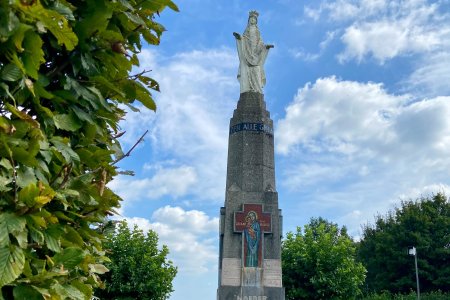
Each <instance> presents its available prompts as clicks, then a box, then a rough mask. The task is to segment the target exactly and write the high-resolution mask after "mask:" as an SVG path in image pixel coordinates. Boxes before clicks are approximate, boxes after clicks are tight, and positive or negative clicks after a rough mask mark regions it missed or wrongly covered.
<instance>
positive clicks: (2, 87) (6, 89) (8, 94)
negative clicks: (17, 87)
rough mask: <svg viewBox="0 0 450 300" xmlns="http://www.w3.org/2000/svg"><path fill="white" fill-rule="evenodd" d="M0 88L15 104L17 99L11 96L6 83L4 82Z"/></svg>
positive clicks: (0, 83)
mask: <svg viewBox="0 0 450 300" xmlns="http://www.w3.org/2000/svg"><path fill="white" fill-rule="evenodd" d="M0 88H1V90H4V91H5V93H6V95H7V96H8V97H9V98H11V99H12V100H13V101H14V102H15V101H16V99H15V98H14V96H13V95H12V94H11V92H10V91H9V86H8V85H7V84H6V83H4V82H0Z"/></svg>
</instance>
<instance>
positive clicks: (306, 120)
mask: <svg viewBox="0 0 450 300" xmlns="http://www.w3.org/2000/svg"><path fill="white" fill-rule="evenodd" d="M449 115H450V97H435V98H429V99H423V100H416V99H413V98H412V96H411V95H393V94H390V93H388V92H387V91H386V90H385V89H384V88H383V86H382V85H381V84H376V83H359V82H354V81H342V80H338V79H336V78H335V77H328V78H321V79H318V80H317V81H316V82H315V83H314V84H311V83H308V84H306V85H305V86H304V87H303V88H301V89H299V92H298V94H297V95H296V96H295V98H294V100H293V102H292V103H291V104H289V105H288V106H287V107H286V115H285V117H284V118H283V119H280V120H278V124H277V127H276V132H275V136H277V139H276V141H277V144H276V149H277V152H278V153H279V154H282V156H281V162H280V161H279V164H281V168H280V169H281V176H280V179H281V182H280V183H279V186H281V187H283V188H284V189H285V191H287V192H288V193H296V194H298V193H301V195H302V196H298V197H300V198H301V199H302V201H301V205H300V206H299V207H298V208H296V209H298V210H299V213H300V211H303V210H304V207H305V206H307V207H308V210H310V211H315V212H318V213H320V214H324V215H325V216H326V215H327V212H330V211H332V212H333V214H332V215H333V218H334V220H336V221H337V222H338V223H339V224H347V225H348V227H349V229H350V233H351V234H352V235H356V236H357V235H358V234H359V233H358V226H357V225H358V224H363V223H366V221H367V220H370V221H371V220H373V216H374V215H376V214H377V212H380V213H383V214H384V213H385V212H386V211H387V210H389V209H392V207H393V205H395V204H398V202H399V201H400V200H401V199H404V198H405V197H411V198H416V197H417V196H420V195H428V194H429V193H431V192H439V191H444V192H447V193H448V192H449V191H450V190H449V189H448V187H449V180H448V178H449V177H448V175H449V171H448V170H450V160H449V159H448V149H450V118H449V117H448V116H449ZM355 211H359V212H361V213H360V214H355V213H354V212H355Z"/></svg>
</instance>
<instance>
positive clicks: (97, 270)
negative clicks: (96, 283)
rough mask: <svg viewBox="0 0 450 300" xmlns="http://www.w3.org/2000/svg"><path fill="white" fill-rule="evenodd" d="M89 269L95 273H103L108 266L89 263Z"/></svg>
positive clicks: (106, 270)
mask: <svg viewBox="0 0 450 300" xmlns="http://www.w3.org/2000/svg"><path fill="white" fill-rule="evenodd" d="M89 269H90V270H91V272H94V273H97V274H105V273H106V272H109V270H108V268H107V267H105V266H104V265H102V264H90V265H89Z"/></svg>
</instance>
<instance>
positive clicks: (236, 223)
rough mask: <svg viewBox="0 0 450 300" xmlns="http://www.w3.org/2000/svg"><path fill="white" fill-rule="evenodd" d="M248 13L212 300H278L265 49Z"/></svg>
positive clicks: (278, 224) (277, 226) (278, 220)
mask: <svg viewBox="0 0 450 300" xmlns="http://www.w3.org/2000/svg"><path fill="white" fill-rule="evenodd" d="M257 21H258V13H257V12H256V11H251V12H250V13H249V18H248V24H247V28H246V29H245V32H244V34H243V35H242V36H241V35H240V34H238V33H233V35H234V36H235V38H236V44H237V50H238V54H239V61H240V64H239V72H238V80H239V83H240V97H239V102H238V104H237V109H236V110H235V111H234V114H233V117H232V118H231V120H230V131H229V142H228V169H227V182H226V195H225V207H222V208H221V209H220V250H219V251H220V253H219V288H218V290H217V298H218V300H279V299H283V300H284V288H283V285H282V278H281V233H282V216H281V210H280V209H278V193H277V192H276V185H275V164H274V136H273V121H272V120H271V119H270V114H269V112H268V111H267V110H266V104H265V102H264V95H263V90H262V88H263V86H264V84H265V81H266V78H265V73H264V62H265V60H266V57H267V54H268V52H269V49H270V48H273V46H272V45H265V44H264V42H263V41H262V39H261V35H260V32H259V29H258V27H257Z"/></svg>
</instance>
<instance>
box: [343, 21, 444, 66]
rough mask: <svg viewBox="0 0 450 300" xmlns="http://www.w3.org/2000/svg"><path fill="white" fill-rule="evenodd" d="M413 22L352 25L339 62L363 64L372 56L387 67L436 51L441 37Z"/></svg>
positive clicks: (344, 35) (345, 39) (348, 29)
mask: <svg viewBox="0 0 450 300" xmlns="http://www.w3.org/2000/svg"><path fill="white" fill-rule="evenodd" d="M414 22H416V20H414V21H413V20H410V19H407V20H399V21H393V20H383V21H378V22H366V23H362V24H358V23H356V24H353V25H351V26H350V27H348V28H347V29H346V30H345V32H344V34H343V35H342V37H341V40H342V42H343V43H344V44H345V47H346V48H345V51H344V52H343V53H341V54H340V55H339V56H338V58H339V60H340V61H341V62H344V61H346V60H350V59H353V58H355V59H357V60H358V61H361V60H362V59H363V58H364V57H365V56H369V55H371V56H373V57H374V58H375V59H376V60H378V61H379V62H381V63H384V62H385V61H386V60H388V59H392V58H394V57H396V56H399V55H403V54H410V53H422V52H429V51H431V50H433V49H435V48H437V47H438V46H439V44H440V37H439V34H438V33H437V32H434V31H429V30H426V28H424V27H422V26H420V25H416V24H414Z"/></svg>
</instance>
